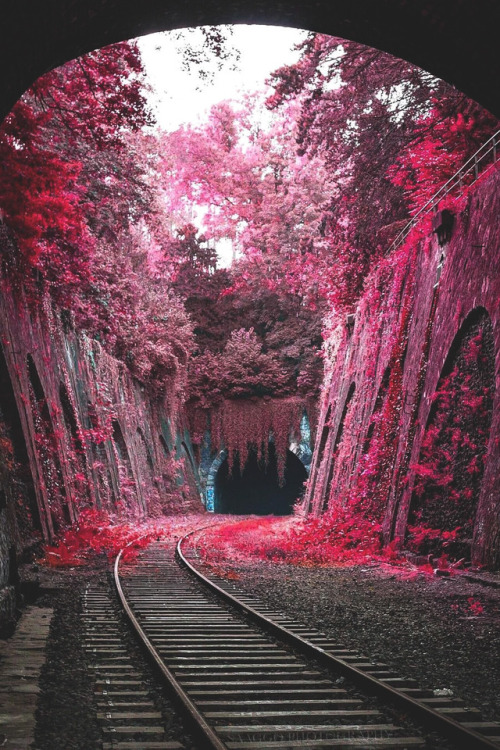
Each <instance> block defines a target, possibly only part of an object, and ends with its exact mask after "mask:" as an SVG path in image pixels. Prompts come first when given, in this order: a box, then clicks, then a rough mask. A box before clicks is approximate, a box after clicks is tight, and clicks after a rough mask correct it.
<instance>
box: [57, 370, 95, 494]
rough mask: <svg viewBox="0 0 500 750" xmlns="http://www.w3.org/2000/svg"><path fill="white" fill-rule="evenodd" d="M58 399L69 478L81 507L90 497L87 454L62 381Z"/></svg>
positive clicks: (71, 404) (73, 410)
mask: <svg viewBox="0 0 500 750" xmlns="http://www.w3.org/2000/svg"><path fill="white" fill-rule="evenodd" d="M59 400H60V402H61V407H62V413H63V419H64V424H65V425H66V431H67V433H68V436H69V440H70V450H69V452H68V461H69V464H70V466H71V480H72V482H73V487H74V491H75V496H76V498H78V501H79V507H82V506H83V505H84V504H85V502H86V501H91V498H90V497H88V482H87V456H86V453H85V446H84V445H83V442H82V437H81V434H80V430H79V428H78V422H77V419H76V413H75V409H74V407H73V403H72V401H71V399H70V396H69V393H68V389H67V388H66V385H65V384H64V383H60V385H59Z"/></svg>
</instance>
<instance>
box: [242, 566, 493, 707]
mask: <svg viewBox="0 0 500 750" xmlns="http://www.w3.org/2000/svg"><path fill="white" fill-rule="evenodd" d="M233 567H234V565H233ZM237 570H238V573H239V575H240V581H239V584H240V585H241V587H242V588H244V589H245V590H247V591H248V592H250V593H251V594H253V595H255V596H258V597H259V598H261V599H263V600H266V601H267V602H270V603H272V604H273V606H278V607H279V609H280V610H283V611H285V612H286V613H291V614H293V615H294V616H295V617H297V618H299V619H300V620H302V621H304V622H306V623H308V624H312V625H314V626H316V627H318V628H319V629H322V630H323V631H324V632H325V633H327V634H328V635H331V636H333V637H335V638H337V639H338V640H339V642H341V643H345V644H346V645H347V646H349V647H352V648H358V649H359V650H360V651H362V652H363V653H364V654H365V655H366V656H369V657H371V658H372V659H377V660H379V661H384V662H386V663H387V664H390V665H392V666H393V667H394V668H396V670H397V671H398V673H400V674H401V676H405V677H412V678H414V679H416V680H417V681H418V682H419V684H420V685H421V686H422V687H427V688H431V689H437V688H448V689H451V690H453V693H454V694H455V695H456V696H459V697H461V698H463V699H464V700H465V701H466V702H467V703H468V704H469V705H471V706H474V707H476V708H479V709H480V710H481V711H482V713H483V717H484V718H485V719H488V720H498V721H500V589H498V588H493V587H489V586H488V587H486V586H484V585H482V584H478V583H471V582H467V581H465V580H464V579H462V578H459V577H457V578H432V577H429V576H427V575H423V574H422V575H419V576H418V577H417V578H415V579H414V580H402V579H401V578H400V576H399V575H394V574H391V572H390V571H381V570H378V569H376V568H366V569H363V568H342V569H332V568H329V569H310V568H301V567H295V566H288V565H273V564H271V563H255V564H253V565H248V566H245V567H244V568H241V567H240V568H237ZM478 603H479V604H478ZM479 605H481V606H482V607H483V608H484V611H483V613H481V614H476V613H477V611H478V609H480V606H479Z"/></svg>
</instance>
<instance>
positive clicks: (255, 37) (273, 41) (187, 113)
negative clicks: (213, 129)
mask: <svg viewBox="0 0 500 750" xmlns="http://www.w3.org/2000/svg"><path fill="white" fill-rule="evenodd" d="M233 28H234V33H233V36H232V37H231V39H230V41H231V43H232V45H233V46H234V47H236V48H237V49H238V50H239V51H240V61H239V63H238V70H236V71H233V70H230V69H229V67H228V66H225V67H224V68H223V69H222V70H221V71H217V70H215V66H214V78H213V81H212V82H211V83H209V84H204V82H203V81H200V79H199V77H198V76H197V75H196V72H195V73H193V74H190V73H188V72H186V71H183V70H182V58H181V55H180V52H179V48H180V44H181V43H179V42H178V41H174V39H173V34H175V33H176V32H168V31H166V32H162V33H160V34H150V35H149V36H145V37H141V38H140V39H139V47H140V50H141V54H142V59H143V62H144V65H145V68H146V72H147V75H148V79H149V82H150V84H151V86H152V89H153V91H152V92H151V95H150V104H151V106H152V108H153V110H154V112H155V114H156V118H157V121H158V124H159V125H160V127H162V128H164V129H165V130H175V129H176V128H177V127H179V125H181V124H182V123H183V122H197V121H198V120H200V119H203V118H204V114H205V112H207V110H208V109H210V107H211V106H212V105H213V104H215V103H217V102H219V101H222V100H225V99H234V98H238V94H239V93H240V92H251V91H255V90H256V89H262V88H264V82H265V80H266V78H267V77H268V76H269V74H270V73H271V72H272V71H273V70H276V69H277V68H280V67H281V66H283V65H287V64H291V63H293V62H295V61H296V60H297V59H298V56H299V53H298V52H296V51H292V48H293V46H294V45H295V44H297V42H299V41H300V40H301V39H303V38H304V36H305V34H306V32H304V31H299V30H297V29H285V28H282V27H277V26H244V25H239V26H234V27H233ZM195 38H196V37H194V38H193V37H192V35H188V36H187V40H188V43H193V41H194V40H195ZM200 38H201V35H200ZM197 89H201V90H197Z"/></svg>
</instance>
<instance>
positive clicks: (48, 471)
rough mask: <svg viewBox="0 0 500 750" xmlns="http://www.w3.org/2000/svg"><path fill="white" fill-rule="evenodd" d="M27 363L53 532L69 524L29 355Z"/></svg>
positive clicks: (60, 474) (43, 405)
mask: <svg viewBox="0 0 500 750" xmlns="http://www.w3.org/2000/svg"><path fill="white" fill-rule="evenodd" d="M27 366H28V381H29V382H28V391H29V397H30V404H31V413H32V417H33V425H34V428H35V434H34V441H35V447H36V451H37V455H38V459H39V465H40V468H41V471H42V475H43V482H44V484H45V490H46V493H47V502H48V506H49V509H50V517H51V521H52V526H53V530H54V531H55V532H57V531H58V529H59V527H60V525H61V524H69V523H71V521H72V518H71V514H70V511H69V507H68V501H67V497H66V487H65V484H64V475H63V471H62V467H61V462H60V458H59V445H58V442H57V438H56V435H55V432H54V425H53V423H52V417H51V415H50V411H49V407H48V404H47V400H46V398H45V393H44V390H43V387H42V383H41V381H40V378H39V375H38V371H37V369H36V365H35V362H34V360H33V358H32V356H31V355H30V354H28V357H27Z"/></svg>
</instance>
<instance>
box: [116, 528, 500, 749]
mask: <svg viewBox="0 0 500 750" xmlns="http://www.w3.org/2000/svg"><path fill="white" fill-rule="evenodd" d="M189 536H190V535H188V537H189ZM188 537H185V538H184V540H181V542H180V543H179V545H178V548H177V557H176V555H175V548H174V546H173V545H172V546H171V547H170V548H168V547H165V546H164V545H159V544H158V545H153V546H151V547H150V548H149V549H147V550H146V551H144V552H143V553H142V554H141V556H140V558H139V560H138V562H137V563H135V564H134V565H133V566H125V565H123V564H122V565H120V555H121V553H120V555H119V556H118V558H117V560H116V562H115V583H116V586H117V590H118V594H119V597H120V599H121V602H122V604H123V607H124V609H125V611H126V613H127V616H128V617H129V619H130V621H131V623H132V625H133V627H134V628H135V630H136V632H137V634H138V635H139V637H140V639H141V641H142V643H143V644H144V647H145V648H146V649H147V650H148V651H149V653H150V655H151V657H152V659H153V660H154V662H155V663H156V666H157V668H158V670H159V671H160V672H161V674H162V675H163V677H164V678H165V679H166V681H167V682H168V684H169V685H170V688H171V691H172V693H173V694H174V696H175V698H176V700H177V703H178V705H179V706H180V707H181V708H182V710H183V712H184V714H185V715H186V716H187V717H188V718H189V722H190V728H191V729H192V730H193V733H195V734H196V735H197V736H198V739H199V741H200V743H201V744H202V746H203V747H204V748H205V747H206V748H214V749H216V750H223V749H224V748H225V749H226V750H253V749H255V750H257V749H258V748H259V749H260V750H263V749H264V748H269V750H271V748H289V750H291V749H292V748H297V750H298V749H299V748H305V747H307V748H318V749H319V748H351V747H358V748H359V747H363V748H401V749H402V748H414V747H422V748H424V747H427V748H430V747H437V746H439V747H446V741H442V742H441V741H440V740H439V739H437V734H436V735H434V738H435V743H434V740H431V743H430V744H429V741H428V735H429V729H431V731H435V732H436V733H438V734H439V735H441V736H444V737H446V738H447V739H448V740H449V744H448V745H447V746H448V747H456V748H467V750H469V748H498V747H500V725H497V724H494V723H489V722H482V721H481V717H480V716H479V713H478V712H477V711H474V710H473V709H468V708H466V707H464V706H463V704H462V703H461V702H460V701H458V700H456V699H449V698H448V699H447V698H436V697H435V696H434V695H433V693H432V691H423V690H419V688H418V685H416V684H415V683H413V682H412V681H410V680H403V679H402V678H400V677H398V676H397V675H395V674H393V673H392V672H391V671H390V669H389V668H388V667H387V666H386V665H381V664H377V663H373V662H371V661H369V660H368V659H366V658H365V657H363V656H362V655H360V654H358V653H356V652H354V651H352V650H350V649H346V648H344V647H342V645H341V644H338V643H334V642H333V641H332V639H328V638H327V637H326V636H325V635H324V634H322V633H320V632H319V631H316V630H315V629H314V628H310V627H308V626H307V625H303V624H301V623H299V622H295V621H293V620H290V619H288V618H286V617H285V616H283V615H282V614H281V613H279V612H276V611H270V610H269V608H268V607H265V606H264V605H263V604H261V603H259V602H257V601H256V600H254V599H251V598H250V597H248V596H246V595H245V594H243V593H241V592H238V591H237V588H236V587H235V586H234V584H231V583H227V582H224V583H223V584H222V585H221V582H220V581H217V582H215V581H213V580H209V579H208V578H206V577H205V576H204V575H202V574H201V573H200V572H199V571H198V570H197V569H196V564H195V563H196V551H195V548H193V547H189V544H188V543H189V539H188ZM194 576H196V578H195V577H194ZM408 715H411V716H412V717H414V718H416V719H417V720H418V722H420V725H421V726H424V727H426V728H427V739H424V738H423V736H422V734H421V733H420V732H419V730H418V729H415V723H411V724H410V723H409V722H408V718H407V717H408ZM488 735H489V736H488ZM116 747H119V745H116ZM137 747H139V746H137Z"/></svg>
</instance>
